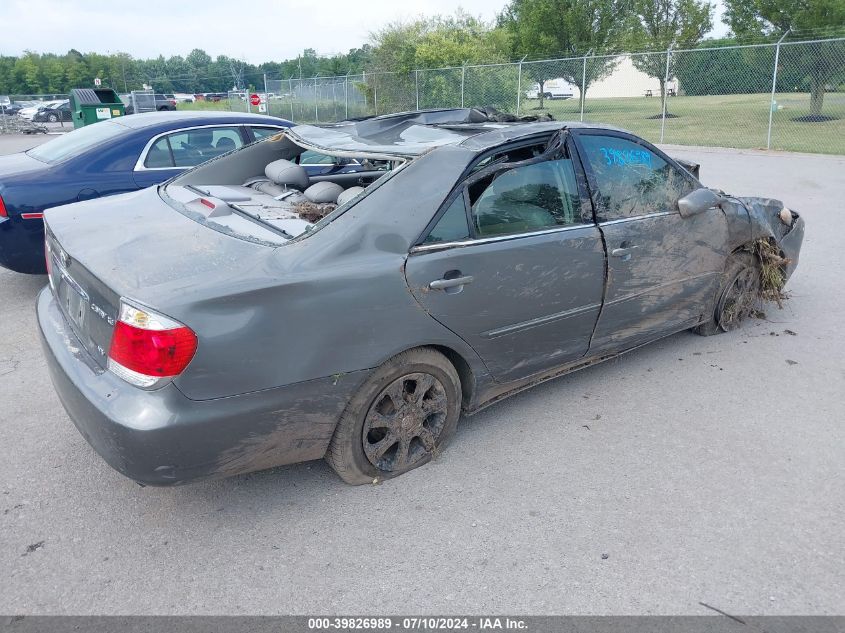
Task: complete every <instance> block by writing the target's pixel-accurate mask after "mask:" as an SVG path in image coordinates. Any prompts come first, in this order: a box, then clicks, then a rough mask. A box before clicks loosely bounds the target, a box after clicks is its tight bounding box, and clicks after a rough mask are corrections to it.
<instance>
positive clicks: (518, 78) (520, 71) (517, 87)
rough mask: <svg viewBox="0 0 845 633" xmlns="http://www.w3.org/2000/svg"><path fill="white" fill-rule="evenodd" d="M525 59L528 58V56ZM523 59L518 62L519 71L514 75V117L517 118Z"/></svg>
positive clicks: (520, 94)
mask: <svg viewBox="0 0 845 633" xmlns="http://www.w3.org/2000/svg"><path fill="white" fill-rule="evenodd" d="M525 57H528V55H526V56H525ZM525 57H523V58H522V59H520V60H519V71H518V72H517V73H516V116H519V106H520V101H521V97H522V62H524V61H525Z"/></svg>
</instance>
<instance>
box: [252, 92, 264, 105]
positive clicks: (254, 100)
mask: <svg viewBox="0 0 845 633" xmlns="http://www.w3.org/2000/svg"><path fill="white" fill-rule="evenodd" d="M249 102H250V103H251V104H252V105H254V106H257V105H258V104H259V103H261V97H259V96H258V95H257V94H254V93H253V94H251V95H249Z"/></svg>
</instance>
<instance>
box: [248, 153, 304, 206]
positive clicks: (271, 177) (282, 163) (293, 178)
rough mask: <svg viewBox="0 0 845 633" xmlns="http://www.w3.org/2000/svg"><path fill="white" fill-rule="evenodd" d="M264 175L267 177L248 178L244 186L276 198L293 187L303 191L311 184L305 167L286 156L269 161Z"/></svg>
mask: <svg viewBox="0 0 845 633" xmlns="http://www.w3.org/2000/svg"><path fill="white" fill-rule="evenodd" d="M264 175H265V176H266V178H252V179H250V180H247V181H246V182H245V183H244V186H247V187H252V188H253V189H255V190H256V191H260V192H262V193H266V194H268V195H270V196H273V197H274V198H275V197H276V196H280V195H282V194H284V193H285V192H288V191H290V190H291V189H294V190H298V191H303V190H305V189H307V188H308V185H309V184H310V181H309V179H308V172H307V171H305V168H304V167H301V166H299V165H297V164H296V163H292V162H291V161H289V160H285V159H284V158H282V159H279V160H275V161H273V162H272V163H269V164H268V165H267V166H266V167H265V168H264Z"/></svg>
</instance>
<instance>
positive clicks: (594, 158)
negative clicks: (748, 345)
mask: <svg viewBox="0 0 845 633" xmlns="http://www.w3.org/2000/svg"><path fill="white" fill-rule="evenodd" d="M577 138H578V143H579V150H580V152H581V154H582V159H583V160H584V163H585V168H586V169H587V172H588V178H589V181H590V186H591V190H592V193H593V200H594V204H595V206H596V216H597V219H598V224H599V227H600V229H601V231H602V233H603V235H604V240H605V244H606V248H607V255H608V258H607V261H608V264H607V266H608V275H607V289H606V294H605V301H604V307H603V308H602V312H601V316H600V317H599V320H598V324H597V326H596V331H595V334H594V336H593V341H592V345H591V350H590V351H591V354H592V353H603V352H613V351H620V350H623V349H627V348H630V347H634V346H636V345H639V344H641V343H645V342H647V341H649V340H654V339H656V338H659V337H660V336H663V335H665V334H668V333H671V332H675V331H678V330H680V329H683V328H684V327H690V326H692V325H695V324H696V323H698V322H699V321H700V320H701V319H702V318H703V317H704V316H705V313H706V311H708V310H710V309H712V301H713V297H714V293H715V291H716V288H717V285H718V283H719V278H720V275H721V273H722V271H723V270H724V266H725V258H726V256H727V246H728V225H727V220H726V219H725V216H724V214H723V213H722V211H721V210H719V209H717V208H713V209H710V210H709V211H706V212H704V213H702V214H699V215H695V216H692V217H688V218H682V217H681V216H680V214H679V213H678V206H677V200H678V198H680V197H681V196H683V195H685V194H687V193H689V192H690V191H692V190H693V189H695V188H697V187H698V186H700V185H699V184H698V183H697V182H696V181H695V180H694V179H693V178H692V177H691V176H690V175H689V174H688V173H686V172H685V171H683V170H682V169H681V168H680V167H678V166H676V165H674V164H673V163H672V162H670V161H669V159H668V158H667V157H665V156H664V155H662V154H661V153H660V152H658V150H656V149H655V148H654V147H652V146H650V145H647V144H644V143H643V142H642V141H639V139H634V138H633V137H627V136H625V135H614V134H612V133H607V132H605V131H602V132H601V133H591V132H586V131H584V132H581V133H579V134H578V136H577Z"/></svg>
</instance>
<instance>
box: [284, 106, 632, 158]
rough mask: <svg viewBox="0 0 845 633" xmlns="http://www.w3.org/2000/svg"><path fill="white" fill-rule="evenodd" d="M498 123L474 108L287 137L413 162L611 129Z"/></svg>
mask: <svg viewBox="0 0 845 633" xmlns="http://www.w3.org/2000/svg"><path fill="white" fill-rule="evenodd" d="M497 118H502V117H496V116H491V115H490V114H489V113H487V112H485V111H483V110H479V109H477V108H455V109H444V110H423V111H417V112H402V113H399V114H389V115H383V116H378V117H372V118H367V119H360V120H349V121H342V122H340V123H334V124H328V125H320V126H316V125H297V126H295V127H293V128H291V129H290V131H289V133H290V134H291V136H292V137H293V138H294V139H295V140H297V139H298V140H300V141H302V142H303V143H305V144H306V145H308V146H311V147H315V148H322V149H325V150H333V151H343V152H356V151H357V152H369V153H377V154H389V155H395V156H405V157H414V156H419V155H420V154H422V153H424V152H426V151H428V150H430V149H433V148H435V147H439V146H441V145H462V146H464V147H466V148H467V149H470V150H472V151H481V150H484V149H487V148H490V147H495V146H497V145H500V144H501V143H503V142H507V141H509V140H513V139H518V138H522V137H525V136H532V135H534V134H542V133H548V132H552V131H554V130H559V129H561V128H573V127H592V128H602V129H605V128H607V129H615V128H610V127H609V126H604V125H592V124H588V123H581V122H566V121H542V122H541V121H527V120H525V119H522V120H516V121H508V122H500V121H498V120H496V119H497ZM510 118H514V119H515V118H516V117H510Z"/></svg>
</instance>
